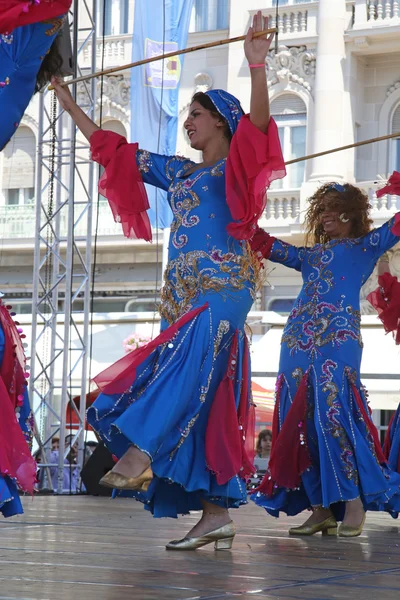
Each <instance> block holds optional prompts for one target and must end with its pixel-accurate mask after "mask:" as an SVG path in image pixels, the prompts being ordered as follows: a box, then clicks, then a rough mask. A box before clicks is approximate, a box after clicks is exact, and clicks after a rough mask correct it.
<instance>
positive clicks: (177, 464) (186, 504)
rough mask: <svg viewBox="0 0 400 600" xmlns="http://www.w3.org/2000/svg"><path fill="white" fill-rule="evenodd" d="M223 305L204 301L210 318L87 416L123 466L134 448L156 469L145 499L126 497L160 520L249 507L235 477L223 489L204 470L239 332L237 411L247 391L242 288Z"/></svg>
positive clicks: (185, 331)
mask: <svg viewBox="0 0 400 600" xmlns="http://www.w3.org/2000/svg"><path fill="white" fill-rule="evenodd" d="M232 296H233V300H232V299H227V300H225V301H224V300H223V299H222V297H220V296H219V295H218V294H215V293H214V294H209V295H208V296H207V295H204V296H203V297H202V301H201V303H199V306H202V305H203V303H205V302H208V306H207V308H206V309H205V310H203V311H202V312H200V313H198V314H197V315H196V316H194V317H193V319H192V320H190V321H188V322H187V323H186V324H185V325H183V326H182V327H181V328H180V329H179V330H178V332H177V333H176V335H175V337H174V338H173V339H172V340H171V341H170V342H169V343H164V344H161V345H159V346H157V347H156V349H155V350H154V351H153V352H152V353H151V354H150V356H148V357H147V358H146V359H145V360H144V361H143V362H142V363H141V364H140V366H139V367H138V368H137V369H136V376H135V378H134V381H133V382H132V385H131V387H130V388H129V389H128V390H126V392H124V393H123V394H119V395H106V394H100V396H99V397H98V398H97V400H96V401H95V403H94V405H93V406H92V407H90V408H89V410H88V413H87V418H88V422H89V423H90V425H91V426H92V427H93V428H94V429H95V430H96V431H97V432H98V434H99V435H100V437H101V438H102V439H103V440H104V442H105V443H106V445H107V446H108V448H109V449H110V451H111V452H112V453H113V454H114V455H116V456H117V457H118V458H119V457H121V456H122V455H123V454H124V453H125V452H126V450H127V449H128V447H129V446H130V445H132V444H133V445H134V446H136V447H137V448H139V449H140V450H142V451H143V452H145V453H146V454H147V455H148V456H149V457H150V459H151V461H152V465H151V466H152V470H153V474H154V479H153V481H152V482H151V484H150V487H149V489H148V491H147V492H146V493H143V492H129V493H127V492H124V493H121V495H124V496H132V497H135V498H136V499H137V500H140V501H141V502H143V503H144V505H145V508H146V509H147V510H149V511H151V513H152V514H153V515H154V516H155V517H177V516H178V515H179V514H187V513H189V512H190V511H192V510H200V509H201V507H202V506H201V501H202V500H208V501H210V502H213V503H215V504H218V505H220V506H224V507H227V508H228V507H238V506H240V505H241V504H244V503H246V502H247V494H246V485H245V482H244V481H243V480H242V479H240V478H239V477H238V476H236V477H233V478H232V479H230V480H229V481H228V482H227V483H226V484H224V485H219V484H218V483H217V480H216V477H215V475H214V474H213V473H212V472H211V471H210V470H209V469H208V468H207V464H206V454H205V436H206V429H207V423H208V416H209V412H210V409H211V406H212V403H213V399H214V396H215V394H216V391H217V388H218V386H219V384H220V382H221V381H222V379H223V378H224V376H225V374H226V372H227V368H228V360H229V356H230V347H231V343H232V340H233V337H234V335H235V332H238V334H239V339H238V346H239V347H238V358H237V361H238V368H237V371H236V379H235V382H234V388H235V399H236V404H237V405H238V403H239V398H240V391H241V386H242V385H249V384H250V378H249V377H248V381H246V382H244V381H242V376H241V364H242V362H243V356H244V352H248V350H247V346H246V344H245V343H244V336H245V333H244V322H245V318H246V316H247V312H248V310H249V309H250V307H251V304H252V298H251V295H250V292H249V291H248V290H247V289H246V288H244V289H243V290H240V291H237V290H235V293H234V294H232Z"/></svg>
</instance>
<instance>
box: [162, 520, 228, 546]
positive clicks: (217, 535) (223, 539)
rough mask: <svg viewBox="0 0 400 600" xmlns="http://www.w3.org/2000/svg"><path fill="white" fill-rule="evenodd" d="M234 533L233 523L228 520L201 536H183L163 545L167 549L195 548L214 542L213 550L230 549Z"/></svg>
mask: <svg viewBox="0 0 400 600" xmlns="http://www.w3.org/2000/svg"><path fill="white" fill-rule="evenodd" d="M235 534H236V529H235V525H234V523H233V521H230V523H228V524H227V525H224V526H223V527H219V528H218V529H214V531H210V532H209V533H206V534H205V535H202V536H201V537H196V538H194V537H193V538H190V537H185V538H183V539H181V540H173V541H172V542H169V544H167V545H166V546H165V547H166V549H167V550H196V549H197V548H201V547H202V546H205V545H206V544H212V542H214V549H215V550H230V549H231V548H232V543H233V538H234V537H235Z"/></svg>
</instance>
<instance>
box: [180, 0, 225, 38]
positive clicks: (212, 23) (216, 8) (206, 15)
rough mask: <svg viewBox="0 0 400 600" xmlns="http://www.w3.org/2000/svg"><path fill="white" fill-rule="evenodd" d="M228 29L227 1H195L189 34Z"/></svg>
mask: <svg viewBox="0 0 400 600" xmlns="http://www.w3.org/2000/svg"><path fill="white" fill-rule="evenodd" d="M228 27H229V1H228V0H195V2H194V6H193V17H192V21H191V24H190V31H191V32H198V31H214V30H217V29H228Z"/></svg>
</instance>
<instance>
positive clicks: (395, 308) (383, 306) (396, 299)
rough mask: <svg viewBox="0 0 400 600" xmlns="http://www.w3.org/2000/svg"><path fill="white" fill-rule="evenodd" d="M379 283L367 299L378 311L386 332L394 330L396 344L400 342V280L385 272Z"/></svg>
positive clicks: (379, 278)
mask: <svg viewBox="0 0 400 600" xmlns="http://www.w3.org/2000/svg"><path fill="white" fill-rule="evenodd" d="M378 284H379V287H378V288H377V289H376V290H374V291H373V292H371V293H370V294H368V296H367V300H368V302H370V303H371V304H372V306H373V307H374V308H375V309H376V310H377V311H378V316H379V318H380V320H381V321H382V323H383V326H384V328H385V331H386V333H389V332H392V333H393V337H394V340H395V342H396V344H400V282H399V281H398V279H397V277H394V276H393V275H391V274H390V273H383V274H382V275H380V276H379V277H378Z"/></svg>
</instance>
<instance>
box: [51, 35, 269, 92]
mask: <svg viewBox="0 0 400 600" xmlns="http://www.w3.org/2000/svg"><path fill="white" fill-rule="evenodd" d="M277 31H278V30H277V28H276V27H273V28H272V29H265V30H264V31H258V32H256V33H254V34H253V37H263V36H266V35H270V34H271V33H276V32H277ZM245 39H246V36H245V35H239V36H238V37H234V38H229V39H227V40H218V41H216V42H209V43H208V44H200V46H192V47H191V48H184V49H183V50H177V51H174V52H168V53H167V54H160V55H158V56H152V57H151V58H144V59H142V60H138V61H136V62H133V63H129V64H128V65H122V67H113V68H112V69H105V70H104V71H97V72H96V73H90V74H89V75H82V77H77V78H76V79H69V80H68V81H63V82H62V83H61V84H60V85H61V86H62V87H65V86H68V85H71V84H73V83H79V82H80V81H87V80H88V79H93V78H94V77H101V76H102V75H111V74H112V73H119V72H120V71H125V70H126V69H133V68H134V67H140V66H141V65H147V64H148V63H151V62H156V61H157V60H165V59H166V58H174V57H176V56H180V55H181V54H189V53H190V52H196V51H197V50H206V49H207V48H215V47H217V46H225V45H226V44H233V43H234V42H243V41H244V40H245ZM48 89H49V90H54V87H53V86H52V85H50V86H49V88H48Z"/></svg>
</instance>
